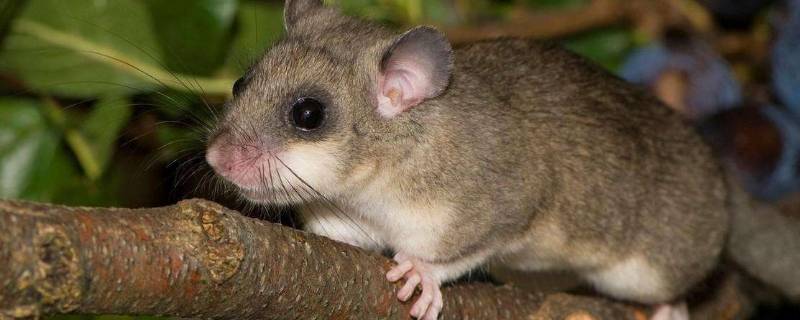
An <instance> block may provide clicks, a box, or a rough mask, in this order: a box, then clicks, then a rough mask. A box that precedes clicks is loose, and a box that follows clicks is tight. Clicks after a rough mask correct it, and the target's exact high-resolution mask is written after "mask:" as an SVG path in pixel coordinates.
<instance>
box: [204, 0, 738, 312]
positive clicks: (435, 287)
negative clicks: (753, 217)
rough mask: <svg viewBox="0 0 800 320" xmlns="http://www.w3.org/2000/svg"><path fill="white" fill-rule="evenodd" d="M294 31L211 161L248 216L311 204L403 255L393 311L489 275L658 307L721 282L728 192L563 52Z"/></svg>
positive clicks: (369, 241) (298, 27) (690, 136)
mask: <svg viewBox="0 0 800 320" xmlns="http://www.w3.org/2000/svg"><path fill="white" fill-rule="evenodd" d="M284 19H285V22H286V29H287V35H286V37H285V38H284V39H283V40H282V41H280V42H278V43H277V44H275V45H274V47H272V48H271V49H270V50H269V51H268V52H267V53H266V54H265V55H264V56H263V58H261V60H260V61H258V62H257V63H256V64H255V65H254V66H253V67H252V68H251V69H250V71H249V72H247V74H246V75H245V76H244V77H242V79H240V80H239V81H237V83H236V85H235V86H234V97H233V98H232V99H231V100H230V101H229V102H228V104H227V106H226V108H227V111H226V113H225V114H224V116H222V117H221V119H220V122H219V123H218V127H217V129H216V130H215V132H214V133H213V134H212V135H211V136H210V137H209V145H208V149H207V153H206V158H207V161H208V162H209V164H210V165H211V166H212V167H213V168H214V170H215V171H216V172H217V173H218V174H219V175H220V176H222V177H223V178H224V179H225V180H226V181H228V182H230V183H231V184H233V185H235V186H236V187H237V188H238V190H239V191H240V193H241V194H242V195H243V196H244V197H246V198H248V199H249V200H251V201H253V202H256V203H270V204H282V205H294V206H297V207H298V210H299V212H300V213H301V216H302V218H303V220H304V223H305V228H307V229H308V230H310V231H312V232H315V233H319V234H322V235H326V236H329V237H331V238H333V239H336V240H340V241H343V242H347V243H350V244H353V245H357V246H361V247H364V248H367V249H375V250H379V249H391V250H393V251H394V252H396V253H397V254H396V256H395V260H397V262H398V265H397V266H396V267H395V268H394V269H392V270H391V271H389V273H388V274H387V278H388V279H389V280H391V281H397V280H400V279H405V280H406V284H407V285H406V286H404V287H403V289H401V290H400V291H399V292H398V298H400V299H401V300H407V299H409V297H410V296H411V294H412V293H413V289H414V287H416V286H417V284H418V283H420V284H421V286H422V293H421V295H420V297H419V298H418V299H417V302H416V303H415V305H414V307H412V312H411V315H412V316H415V317H417V318H424V319H435V318H436V316H437V315H438V313H439V312H440V310H441V308H442V299H441V293H440V291H439V285H440V284H441V283H442V282H444V281H447V280H450V279H454V278H456V277H458V276H460V275H463V274H465V273H466V272H468V271H469V270H471V269H473V268H476V267H478V266H480V265H482V264H484V263H486V262H488V261H494V262H496V263H502V264H505V265H507V266H509V267H512V268H516V269H520V270H541V269H568V270H572V271H574V272H576V273H577V274H579V275H581V276H582V277H583V278H584V279H585V280H586V281H588V282H590V283H591V284H592V285H594V286H595V287H596V288H597V289H598V290H599V291H601V292H603V293H606V294H608V295H610V296H612V297H616V298H620V299H625V300H631V301H636V302H641V303H648V304H667V303H673V302H677V301H679V300H680V299H681V296H682V294H684V293H685V292H686V291H687V290H688V289H689V288H690V287H691V286H692V285H693V284H695V283H697V282H698V281H700V280H701V279H703V278H704V277H705V276H706V275H707V273H708V272H710V270H712V268H714V267H715V265H716V264H717V261H718V258H719V256H720V254H721V252H722V248H723V246H724V244H725V242H726V236H727V233H728V230H729V221H728V220H729V215H730V213H729V206H728V202H729V199H728V196H729V192H728V183H727V180H726V178H725V175H724V173H723V171H722V169H721V167H720V165H719V164H718V163H717V161H716V160H715V159H714V155H713V153H712V151H711V150H710V148H709V147H708V146H707V145H706V144H705V143H704V142H703V141H702V139H701V138H700V136H699V135H698V134H697V133H696V132H695V131H694V130H693V129H692V127H691V125H690V124H688V123H687V122H686V121H685V120H683V119H682V118H681V117H680V116H679V115H677V114H675V113H674V112H672V111H670V110H669V108H667V107H665V106H664V105H662V104H661V103H660V102H658V101H657V100H656V99H655V98H653V97H651V96H650V95H648V94H646V93H644V92H643V91H641V90H639V89H636V88H634V87H633V86H631V85H629V84H627V83H625V82H624V81H622V80H620V79H618V78H616V77H614V76H612V75H610V74H609V73H607V72H606V71H604V70H602V69H601V68H600V67H598V66H595V65H594V64H592V63H589V62H587V61H585V60H584V59H583V58H581V57H579V56H577V55H575V54H573V53H570V52H568V51H566V50H564V49H561V48H560V47H558V46H556V45H552V44H548V43H542V42H537V41H532V40H519V39H501V40H492V41H485V42H479V43H474V44H469V45H466V46H463V47H459V48H456V49H452V48H451V45H450V44H449V43H448V41H447V40H446V38H445V36H444V35H443V34H442V33H440V32H439V31H437V30H435V29H433V28H430V27H416V28H413V29H411V30H409V31H406V32H405V33H402V34H396V33H394V32H392V31H390V30H389V29H386V28H384V27H381V26H379V25H376V24H373V23H370V22H366V21H361V20H358V19H356V18H352V17H347V16H345V15H342V14H340V13H339V12H338V11H337V10H336V9H335V8H331V7H326V6H323V5H322V2H321V1H320V0H289V1H287V2H286V9H285V17H284ZM670 312H671V311H670ZM662 314H664V313H662ZM668 314H671V313H669V312H668ZM662 318H663V317H662Z"/></svg>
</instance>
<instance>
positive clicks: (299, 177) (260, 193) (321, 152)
mask: <svg viewBox="0 0 800 320" xmlns="http://www.w3.org/2000/svg"><path fill="white" fill-rule="evenodd" d="M334 150H335V148H333V146H331V145H330V144H326V143H320V142H318V143H308V144H298V145H295V146H292V147H291V148H289V149H287V150H285V151H283V152H280V153H278V154H277V158H278V159H280V160H278V159H272V160H271V161H272V165H270V168H271V169H272V170H273V172H272V176H271V177H272V178H271V182H270V184H272V186H270V188H268V189H267V190H257V191H255V190H251V191H247V190H243V191H242V195H243V196H245V197H246V198H247V199H249V200H250V201H253V202H257V203H263V204H281V205H286V204H296V203H303V202H308V201H311V200H314V199H319V198H320V197H321V196H320V194H323V195H325V196H328V195H330V194H332V193H336V190H337V189H338V188H337V187H340V186H339V184H340V183H339V180H338V178H337V174H336V171H337V169H338V163H339V162H338V159H337V158H336V157H335V156H334ZM287 167H289V168H291V170H289V169H288V168H287ZM312 188H313V189H312Z"/></svg>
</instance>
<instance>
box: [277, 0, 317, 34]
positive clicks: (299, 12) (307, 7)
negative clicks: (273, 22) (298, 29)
mask: <svg viewBox="0 0 800 320" xmlns="http://www.w3.org/2000/svg"><path fill="white" fill-rule="evenodd" d="M322 5H323V4H322V0H286V2H285V4H284V6H283V23H284V26H285V27H286V30H287V31H289V30H291V29H292V28H294V26H295V25H296V24H297V22H298V21H300V20H301V19H302V18H303V16H304V15H305V14H307V13H308V12H309V11H311V10H313V9H316V8H319V7H322Z"/></svg>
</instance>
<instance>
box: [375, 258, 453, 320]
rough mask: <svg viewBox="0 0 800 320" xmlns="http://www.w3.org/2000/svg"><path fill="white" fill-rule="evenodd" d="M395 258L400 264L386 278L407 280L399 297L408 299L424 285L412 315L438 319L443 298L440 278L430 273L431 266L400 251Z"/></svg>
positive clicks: (426, 318) (425, 319)
mask: <svg viewBox="0 0 800 320" xmlns="http://www.w3.org/2000/svg"><path fill="white" fill-rule="evenodd" d="M394 260H395V261H397V262H398V265H397V266H395V267H394V268H392V269H391V270H389V272H387V273H386V279H388V280H389V281H392V282H395V281H398V280H400V279H405V280H406V282H405V284H404V285H403V287H402V288H401V289H400V290H398V291H397V298H398V299H399V300H400V301H407V300H408V299H409V298H411V296H412V295H413V294H414V289H416V288H417V286H418V285H422V294H420V296H419V298H417V301H416V302H414V305H413V306H412V307H411V311H410V315H411V316H412V317H415V318H417V319H421V320H436V318H437V317H438V316H439V313H440V312H441V311H442V306H443V300H442V292H441V290H440V288H439V280H438V279H436V278H435V277H434V276H433V275H432V274H431V273H430V268H431V266H430V265H428V264H427V263H425V262H422V261H419V260H417V259H413V258H409V257H408V256H406V255H404V254H400V253H398V254H397V255H395V257H394Z"/></svg>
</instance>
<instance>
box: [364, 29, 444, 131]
mask: <svg viewBox="0 0 800 320" xmlns="http://www.w3.org/2000/svg"><path fill="white" fill-rule="evenodd" d="M452 69H453V49H452V48H451V46H450V43H449V42H448V41H447V39H446V38H445V37H444V35H443V34H442V33H441V32H439V31H437V30H436V29H434V28H431V27H424V26H423V27H416V28H414V29H411V30H409V31H407V32H406V33H404V34H403V35H401V36H400V37H399V38H397V40H395V42H394V43H393V44H392V45H391V46H390V47H389V49H388V50H386V52H385V53H384V55H383V59H382V60H381V65H380V75H379V77H378V90H377V95H378V112H379V113H380V114H381V115H383V116H384V117H387V118H391V117H394V116H396V115H398V114H400V113H401V112H403V111H406V110H408V109H410V108H412V107H414V106H416V105H418V104H420V103H421V102H422V101H424V100H426V99H430V98H434V97H436V96H438V95H439V94H441V93H442V91H444V89H445V88H446V87H447V84H448V83H449V82H450V72H451V71H452Z"/></svg>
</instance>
